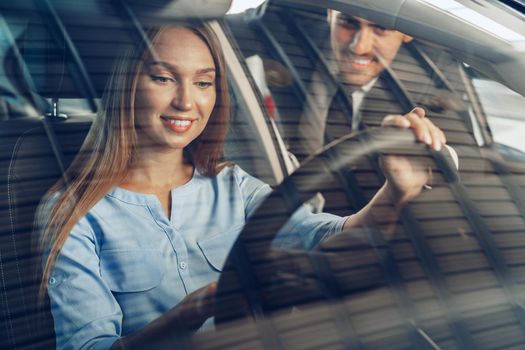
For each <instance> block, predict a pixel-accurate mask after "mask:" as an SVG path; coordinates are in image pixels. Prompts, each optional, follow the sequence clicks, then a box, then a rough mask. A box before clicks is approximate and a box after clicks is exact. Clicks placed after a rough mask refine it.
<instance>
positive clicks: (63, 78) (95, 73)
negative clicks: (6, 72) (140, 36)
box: [11, 0, 231, 98]
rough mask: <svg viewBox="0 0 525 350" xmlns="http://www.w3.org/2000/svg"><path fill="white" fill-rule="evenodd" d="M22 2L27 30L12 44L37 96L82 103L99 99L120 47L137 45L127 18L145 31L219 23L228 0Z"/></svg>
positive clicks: (229, 0)
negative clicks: (178, 22)
mask: <svg viewBox="0 0 525 350" xmlns="http://www.w3.org/2000/svg"><path fill="white" fill-rule="evenodd" d="M21 2H22V3H23V4H24V5H23V6H22V5H20V6H21V9H22V8H23V13H24V16H25V18H26V23H27V24H26V27H25V30H23V31H22V32H21V34H20V35H19V36H18V37H17V38H16V42H17V45H18V48H19V50H20V53H21V54H22V57H23V59H24V61H25V62H26V65H27V67H28V69H29V73H30V75H31V77H32V79H33V81H34V86H35V89H36V92H37V93H38V94H40V95H41V96H44V97H59V98H82V97H86V96H90V95H94V96H93V97H100V96H101V95H102V92H103V91H104V88H105V85H106V81H107V79H108V77H109V76H110V74H111V71H112V67H113V62H114V60H115V58H116V56H117V55H118V53H119V52H120V51H121V49H122V47H123V46H125V45H133V43H134V42H136V41H135V38H136V37H137V33H138V32H137V30H136V28H135V27H134V26H133V25H132V20H131V18H132V17H130V13H131V16H134V17H135V18H137V19H138V20H139V22H140V23H142V24H143V25H148V24H152V23H154V24H157V25H161V24H163V23H167V21H168V20H171V21H173V20H174V19H180V18H185V19H191V18H194V19H195V18H199V19H209V18H217V17H220V16H222V15H224V14H225V13H226V11H227V10H228V8H229V6H230V3H231V0H212V1H209V0H206V1H205V0H191V1H186V0H155V1H148V2H143V1H138V0H127V1H122V0H79V1H59V0H56V1H48V2H45V1H36V2H34V3H33V4H30V3H29V2H27V1H26V0H21ZM11 11H13V9H12V8H11ZM56 19H59V22H60V23H58V22H57V21H56ZM62 29H64V30H62ZM64 32H65V33H66V34H67V35H66V36H64V35H63V33H64ZM79 62H81V63H82V64H81V65H79V64H78V63H79ZM86 76H87V77H88V78H89V79H85V77H86ZM12 78H13V79H20V75H16V74H15V77H12Z"/></svg>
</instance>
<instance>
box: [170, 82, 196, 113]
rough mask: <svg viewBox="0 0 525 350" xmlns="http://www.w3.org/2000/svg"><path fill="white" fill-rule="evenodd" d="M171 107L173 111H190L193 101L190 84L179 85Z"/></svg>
mask: <svg viewBox="0 0 525 350" xmlns="http://www.w3.org/2000/svg"><path fill="white" fill-rule="evenodd" d="M172 105H173V107H174V108H175V109H178V110H181V111H188V110H191V109H192V107H193V99H192V94H191V85H190V84H181V85H179V87H178V88H177V89H176V92H175V96H174V97H173V100H172Z"/></svg>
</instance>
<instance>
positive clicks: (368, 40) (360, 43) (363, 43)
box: [350, 25, 374, 55]
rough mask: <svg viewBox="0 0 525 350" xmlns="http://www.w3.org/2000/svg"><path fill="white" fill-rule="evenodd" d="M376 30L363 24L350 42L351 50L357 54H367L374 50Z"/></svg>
mask: <svg viewBox="0 0 525 350" xmlns="http://www.w3.org/2000/svg"><path fill="white" fill-rule="evenodd" d="M373 47H374V31H373V30H372V28H370V27H368V26H366V25H365V26H361V27H360V28H359V30H357V31H356V32H355V34H354V37H353V38H352V41H351V42H350V50H351V51H352V52H353V53H354V54H356V55H366V54H370V53H372V52H373Z"/></svg>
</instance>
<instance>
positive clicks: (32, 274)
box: [0, 117, 91, 349]
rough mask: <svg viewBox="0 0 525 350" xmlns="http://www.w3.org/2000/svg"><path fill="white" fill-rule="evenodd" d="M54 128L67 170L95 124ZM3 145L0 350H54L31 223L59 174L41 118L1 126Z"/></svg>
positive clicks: (77, 121)
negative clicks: (41, 298)
mask: <svg viewBox="0 0 525 350" xmlns="http://www.w3.org/2000/svg"><path fill="white" fill-rule="evenodd" d="M51 124H52V126H53V128H54V130H55V133H56V135H57V140H58V142H59V144H60V147H61V148H62V151H63V154H64V160H65V162H66V165H67V164H69V163H70V162H71V160H72V158H73V157H74V155H75V154H76V153H77V152H78V149H79V147H80V145H81V143H82V141H83V140H84V137H85V135H86V133H87V131H88V129H89V126H90V124H91V121H90V119H89V118H70V119H68V120H67V121H58V122H52V123H51ZM0 140H1V143H2V146H1V147H0V304H1V307H0V348H1V349H22V348H23V349H26V348H27V349H50V348H54V342H55V336H54V331H53V322H52V317H51V314H50V311H49V306H48V305H47V304H46V303H44V304H39V303H38V300H37V294H38V288H39V284H40V278H39V266H41V255H40V253H39V252H38V250H37V249H36V248H37V245H36V243H37V240H38V237H35V233H34V232H33V222H34V215H35V212H36V209H37V206H38V204H39V202H40V199H41V198H42V196H43V195H44V193H45V192H46V191H47V190H48V189H49V188H50V187H51V186H52V185H53V184H54V183H56V181H57V180H58V179H59V178H60V176H61V171H60V167H59V166H58V163H57V159H56V157H55V154H54V153H53V149H52V146H51V143H50V140H49V137H48V135H47V134H46V132H45V129H44V126H43V123H42V121H41V120H39V119H38V118H31V117H29V118H21V119H18V120H11V121H4V122H1V123H0Z"/></svg>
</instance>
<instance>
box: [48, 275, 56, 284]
mask: <svg viewBox="0 0 525 350" xmlns="http://www.w3.org/2000/svg"><path fill="white" fill-rule="evenodd" d="M56 283H57V279H56V278H55V277H50V278H49V284H50V285H55V284H56Z"/></svg>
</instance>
